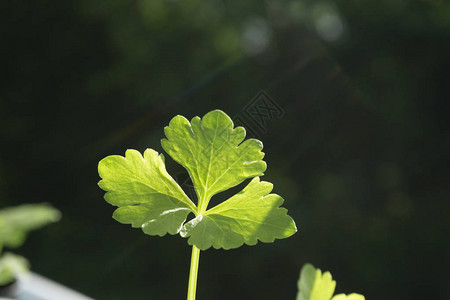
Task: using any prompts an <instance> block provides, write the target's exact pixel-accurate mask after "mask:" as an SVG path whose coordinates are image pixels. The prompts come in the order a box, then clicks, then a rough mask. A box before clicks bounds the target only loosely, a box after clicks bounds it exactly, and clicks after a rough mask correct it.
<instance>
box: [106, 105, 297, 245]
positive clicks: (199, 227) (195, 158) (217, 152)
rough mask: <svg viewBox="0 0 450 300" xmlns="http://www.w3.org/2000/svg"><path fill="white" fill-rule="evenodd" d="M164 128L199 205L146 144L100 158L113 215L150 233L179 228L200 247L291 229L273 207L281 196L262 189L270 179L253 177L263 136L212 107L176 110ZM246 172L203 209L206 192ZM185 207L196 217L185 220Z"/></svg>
mask: <svg viewBox="0 0 450 300" xmlns="http://www.w3.org/2000/svg"><path fill="white" fill-rule="evenodd" d="M165 133H166V136H167V139H162V140H161V144H162V146H163V148H164V150H165V151H166V152H167V153H168V154H169V155H170V156H171V157H172V158H173V159H174V160H175V161H177V162H178V163H180V164H181V165H183V166H184V167H185V168H186V170H187V171H188V173H189V175H190V177H191V179H192V182H193V184H194V187H195V190H196V193H197V195H198V206H196V205H195V204H194V203H193V202H192V201H191V200H190V199H189V198H188V197H187V196H186V194H185V193H184V192H183V190H182V189H181V187H180V186H179V185H178V184H177V183H176V182H175V180H174V179H173V178H172V177H171V176H170V175H169V174H168V173H167V171H166V169H165V165H164V158H163V156H162V154H161V155H158V153H157V152H156V151H154V150H152V149H147V150H146V151H145V152H144V157H142V156H141V154H140V153H139V152H138V151H136V150H127V152H126V154H125V157H122V156H117V155H113V156H108V157H106V158H105V159H103V160H101V161H100V163H99V174H100V177H102V180H101V181H100V182H99V185H100V187H101V188H102V189H103V190H105V191H106V192H107V193H106V195H105V199H106V201H107V202H109V203H110V204H112V205H115V206H118V207H119V208H118V209H116V211H115V212H114V215H113V217H114V218H115V219H116V220H118V221H119V222H121V223H126V224H131V225H132V226H133V227H142V229H143V231H144V232H145V233H147V234H149V235H164V234H166V233H170V234H176V233H180V235H181V236H183V237H189V240H188V243H189V244H191V245H195V246H197V247H198V248H200V249H202V250H205V249H208V248H210V247H211V246H213V247H214V248H224V249H231V248H237V247H239V246H241V245H242V244H244V243H245V244H248V245H254V244H256V243H257V241H258V240H260V241H262V242H273V241H274V240H275V239H277V238H286V237H289V236H291V235H292V234H294V233H295V232H296V230H297V229H296V227H295V223H294V221H293V220H292V218H291V217H289V216H288V215H287V210H286V209H284V208H280V205H281V204H282V203H283V199H282V198H281V197H280V196H278V195H275V194H269V193H270V192H271V190H272V184H270V183H268V182H260V181H259V178H258V177H256V176H261V175H263V172H264V171H265V169H266V163H265V162H264V161H263V160H262V158H263V157H264V153H263V152H261V150H262V143H261V142H260V141H258V140H255V139H248V140H245V141H244V138H245V129H244V128H242V127H237V128H233V122H232V121H231V119H230V118H229V117H228V116H227V115H226V114H225V113H224V112H222V111H220V110H215V111H212V112H209V113H208V114H206V115H205V116H204V117H203V119H200V118H199V117H195V118H193V119H192V120H191V122H189V121H188V120H187V119H186V118H184V117H182V116H176V117H174V118H173V119H172V120H171V122H170V124H169V126H168V127H166V128H165ZM253 177H256V178H254V179H253V180H252V181H251V182H250V183H249V184H248V185H247V187H245V188H244V189H243V190H242V191H241V192H240V193H238V194H236V195H235V196H233V197H231V198H230V199H228V200H226V201H224V202H223V203H221V204H219V205H217V206H216V207H213V208H211V209H209V210H208V209H207V207H208V203H209V201H210V199H211V197H212V196H213V195H215V194H217V193H219V192H222V191H225V190H227V189H229V188H232V187H234V186H236V185H238V184H240V183H242V182H243V181H244V180H246V179H248V178H253ZM191 212H192V213H193V214H194V215H195V217H194V218H193V219H192V220H191V221H189V222H187V223H185V221H186V218H187V216H188V215H189V213H191Z"/></svg>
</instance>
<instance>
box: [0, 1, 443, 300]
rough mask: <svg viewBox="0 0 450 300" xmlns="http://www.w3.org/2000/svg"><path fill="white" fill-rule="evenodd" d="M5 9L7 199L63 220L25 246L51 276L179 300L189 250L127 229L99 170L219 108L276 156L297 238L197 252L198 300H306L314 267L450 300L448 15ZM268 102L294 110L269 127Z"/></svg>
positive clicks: (229, 8) (366, 6)
mask: <svg viewBox="0 0 450 300" xmlns="http://www.w3.org/2000/svg"><path fill="white" fill-rule="evenodd" d="M0 11H1V13H2V17H3V18H2V21H3V22H4V24H7V26H2V28H1V29H0V31H1V33H2V35H1V37H2V47H1V48H0V53H1V55H2V57H3V58H4V59H2V60H1V62H0V67H1V70H2V71H3V72H2V80H1V81H0V85H1V88H0V139H1V140H0V142H1V144H2V145H5V146H3V147H2V148H1V150H0V199H2V200H1V201H2V202H3V203H2V204H4V205H16V204H17V203H23V202H29V200H30V199H32V201H36V202H42V201H46V202H50V203H52V204H53V205H55V206H57V207H59V208H61V210H62V211H63V213H64V215H65V216H66V217H65V218H64V219H63V220H62V221H61V222H60V223H59V224H58V226H51V227H47V228H45V229H43V230H41V231H38V232H36V233H35V234H33V235H32V236H30V239H29V241H28V242H27V244H26V245H25V247H23V248H21V250H20V251H21V252H22V254H23V255H25V256H26V257H28V258H29V259H30V261H32V262H33V268H35V270H36V271H37V272H39V273H42V274H43V275H46V276H49V277H50V278H53V279H55V280H57V281H60V282H62V283H64V284H67V285H69V286H71V287H73V288H75V289H79V290H80V291H82V292H84V293H86V294H88V295H91V296H93V297H94V298H96V299H124V298H130V297H132V298H133V299H177V298H181V297H184V290H185V286H186V284H187V277H188V274H183V273H180V272H178V270H179V269H180V265H184V266H185V267H186V268H187V267H188V261H189V249H188V247H187V246H186V245H185V242H184V241H183V240H177V239H172V238H164V239H158V238H147V237H145V236H141V235H140V233H139V232H130V230H129V228H127V226H121V225H120V224H115V223H114V222H113V220H112V219H111V217H110V214H112V211H113V208H112V207H108V206H106V205H105V203H104V201H103V200H102V199H101V198H102V193H101V192H100V191H99V189H98V187H97V186H96V184H95V183H96V182H97V181H98V180H99V178H98V174H97V173H96V169H97V162H98V161H99V160H100V159H101V158H102V157H105V156H106V155H109V154H113V153H124V152H125V150H126V149H127V148H135V149H138V150H139V151H141V152H142V151H143V150H144V149H145V148H146V147H148V146H150V145H157V144H158V142H159V140H160V139H161V138H162V136H161V133H160V132H161V128H162V127H163V126H166V125H167V124H168V121H169V120H170V118H171V117H172V116H173V115H176V114H181V115H185V116H187V117H193V116H195V115H200V116H201V115H203V114H205V113H206V112H207V111H210V110H212V109H215V108H220V109H223V110H224V111H225V112H227V114H229V115H230V116H236V117H237V118H238V119H239V120H241V121H242V123H245V124H246V127H247V129H249V132H253V135H254V136H256V137H258V138H259V139H261V140H262V141H263V143H264V145H265V152H266V153H267V154H266V161H267V162H268V163H269V165H270V166H271V168H270V170H269V171H267V172H266V175H265V176H264V177H263V179H264V180H267V181H271V182H273V183H274V186H275V187H276V190H275V191H274V192H276V193H277V194H279V195H281V196H283V198H284V199H285V201H286V202H285V207H287V208H288V209H289V214H290V215H292V216H293V218H294V219H295V221H296V222H297V225H298V228H299V232H298V234H296V235H295V236H294V237H292V238H291V239H288V240H285V241H284V240H283V241H280V242H279V243H278V244H275V245H260V246H259V247H258V249H257V248H251V247H243V248H240V249H237V250H234V251H227V252H224V251H217V253H216V252H214V251H205V253H202V261H201V263H200V271H199V283H198V284H199V286H200V287H202V289H200V290H199V291H198V293H199V294H198V297H199V299H200V298H202V299H203V298H204V299H255V298H257V299H277V298H279V295H281V294H282V295H284V296H285V298H286V299H288V298H291V299H294V297H295V293H296V291H295V280H296V277H297V271H298V269H299V268H300V266H302V265H303V264H304V263H305V262H306V261H311V262H313V263H314V264H316V265H321V266H323V267H324V268H326V269H331V270H335V271H333V273H334V275H335V276H336V277H337V278H339V280H340V284H339V287H338V288H341V287H342V289H343V291H346V290H357V291H360V292H361V293H362V294H364V295H365V296H366V297H367V298H368V299H448V298H450V294H449V293H450V292H449V291H448V288H446V287H447V286H449V285H450V282H449V279H448V276H446V269H447V268H446V267H447V266H446V264H447V262H448V261H449V260H448V259H446V258H447V257H448V249H449V248H450V240H449V239H448V238H447V237H448V235H449V234H450V224H449V222H450V221H449V220H450V204H449V202H448V198H449V195H450V191H449V185H448V182H449V180H450V178H449V174H448V167H449V158H448V153H449V152H450V140H449V128H450V126H449V118H448V111H449V103H450V102H449V101H448V99H449V97H450V93H449V88H448V87H449V86H450V82H449V80H450V71H449V70H450V54H449V53H450V39H449V37H450V26H449V25H450V24H449V23H450V4H448V3H447V2H446V1H440V0H418V1H406V0H382V1H376V2H375V1H367V0H365V1H348V0H347V1H342V0H334V1H312V0H286V1H275V0H266V1H254V0H250V1H236V0H232V1H226V2H225V1H220V0H213V1H209V2H202V1H198V0H195V1H194V0H184V1H177V0H152V1H144V0H142V1H125V0H114V1H85V0H69V1H59V2H54V1H48V0H39V1H33V2H24V1H3V2H1V3H0ZM263 89H264V90H266V91H267V92H268V94H269V95H270V96H271V97H272V99H273V100H274V101H276V103H277V104H278V105H279V106H280V107H281V108H282V109H283V111H284V114H283V116H282V117H281V118H278V117H274V116H273V117H271V118H268V119H267V120H266V124H265V126H263V129H264V130H261V128H260V127H258V126H256V125H255V119H254V118H252V115H251V114H249V113H248V105H249V103H250V101H251V100H252V98H253V97H254V96H255V95H256V94H257V93H258V92H259V91H260V90H263ZM263 112H265V113H267V111H264V110H263ZM237 123H239V122H237ZM239 125H244V124H239ZM250 129H251V130H250ZM281 132H283V134H280V133H281ZM285 132H286V133H285ZM156 150H158V151H161V148H159V149H156ZM167 165H168V170H169V171H170V172H171V173H172V174H179V178H186V177H187V176H186V173H185V171H184V170H183V169H182V168H178V167H177V165H176V164H175V163H173V161H171V160H169V159H168V160H167ZM25 182H26V185H25V184H24V183H25ZM219 196H220V195H219ZM108 208H109V209H110V213H109V214H108V213H107V212H106V210H107V209H108ZM168 256H170V257H172V261H166V260H158V259H155V258H158V257H164V258H166V257H168ZM218 270H220V271H218ZM430 272H431V273H433V274H435V275H436V276H434V277H433V278H431V277H426V276H423V274H430ZM150 282H151V283H152V284H149V283H150ZM173 282H176V283H177V284H176V286H174V285H173ZM224 283H226V284H224ZM399 286H401V287H402V288H399ZM338 292H340V291H338Z"/></svg>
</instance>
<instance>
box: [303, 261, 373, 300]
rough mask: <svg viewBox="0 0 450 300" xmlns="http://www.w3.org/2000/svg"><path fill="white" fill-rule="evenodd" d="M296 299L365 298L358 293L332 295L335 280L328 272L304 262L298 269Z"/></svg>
mask: <svg viewBox="0 0 450 300" xmlns="http://www.w3.org/2000/svg"><path fill="white" fill-rule="evenodd" d="M297 286H298V294H297V300H330V299H332V300H365V298H364V296H362V295H359V294H350V295H345V294H339V295H336V296H334V297H333V298H331V297H332V296H333V293H334V289H335V288H336V281H334V280H333V278H332V276H331V274H330V272H324V273H323V274H322V271H321V270H320V269H316V268H314V266H313V265H311V264H305V265H304V266H303V268H302V270H301V271H300V279H299V280H298V283H297Z"/></svg>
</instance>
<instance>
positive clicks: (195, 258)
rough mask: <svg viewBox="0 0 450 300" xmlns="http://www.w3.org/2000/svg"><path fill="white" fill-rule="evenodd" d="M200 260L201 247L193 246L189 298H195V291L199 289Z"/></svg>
mask: <svg viewBox="0 0 450 300" xmlns="http://www.w3.org/2000/svg"><path fill="white" fill-rule="evenodd" d="M199 260H200V249H198V248H197V247H195V246H192V256H191V270H190V272H189V285H188V295H187V300H195V291H196V290H197V273H198V262H199Z"/></svg>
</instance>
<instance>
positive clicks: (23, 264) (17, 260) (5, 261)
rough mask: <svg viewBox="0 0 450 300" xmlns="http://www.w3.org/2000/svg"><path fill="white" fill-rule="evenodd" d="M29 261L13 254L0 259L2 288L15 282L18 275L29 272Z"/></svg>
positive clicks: (7, 254)
mask: <svg viewBox="0 0 450 300" xmlns="http://www.w3.org/2000/svg"><path fill="white" fill-rule="evenodd" d="M28 269H29V263H28V261H27V260H26V259H25V258H24V257H22V256H20V255H16V254H13V253H9V252H7V253H5V254H3V255H2V256H1V257H0V286H1V285H6V284H8V283H10V282H13V281H14V279H15V278H17V276H18V275H20V274H23V273H26V272H28Z"/></svg>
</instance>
